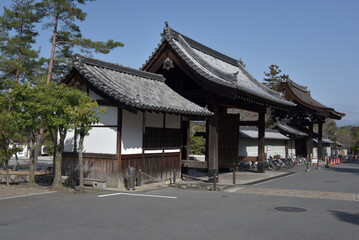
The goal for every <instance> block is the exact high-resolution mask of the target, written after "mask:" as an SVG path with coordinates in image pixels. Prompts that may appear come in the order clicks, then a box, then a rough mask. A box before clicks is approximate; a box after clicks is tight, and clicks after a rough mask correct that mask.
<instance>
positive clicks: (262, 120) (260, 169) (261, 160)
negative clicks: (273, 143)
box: [257, 112, 265, 173]
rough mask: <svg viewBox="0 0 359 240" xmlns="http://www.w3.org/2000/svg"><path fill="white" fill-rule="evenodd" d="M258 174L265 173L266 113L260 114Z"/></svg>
mask: <svg viewBox="0 0 359 240" xmlns="http://www.w3.org/2000/svg"><path fill="white" fill-rule="evenodd" d="M258 123H259V125H258V167H257V172H258V173H264V172H265V168H264V140H265V139H264V133H265V113H264V112H259V114H258Z"/></svg>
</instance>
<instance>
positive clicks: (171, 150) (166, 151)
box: [165, 149, 180, 153]
mask: <svg viewBox="0 0 359 240" xmlns="http://www.w3.org/2000/svg"><path fill="white" fill-rule="evenodd" d="M174 152H180V149H167V150H165V153H174Z"/></svg>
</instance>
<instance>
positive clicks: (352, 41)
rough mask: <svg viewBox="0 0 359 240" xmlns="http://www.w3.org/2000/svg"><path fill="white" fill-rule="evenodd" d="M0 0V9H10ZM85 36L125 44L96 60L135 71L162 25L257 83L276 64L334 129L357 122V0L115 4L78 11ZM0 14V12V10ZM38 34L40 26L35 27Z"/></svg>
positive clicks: (44, 39) (46, 51) (44, 50)
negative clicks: (337, 116)
mask: <svg viewBox="0 0 359 240" xmlns="http://www.w3.org/2000/svg"><path fill="white" fill-rule="evenodd" d="M10 3H11V1H10V0H1V3H0V6H2V5H5V6H9V5H10ZM83 10H84V11H85V12H87V14H88V15H87V18H86V21H85V22H81V23H80V26H81V29H82V33H83V37H86V38H92V39H93V40H103V41H105V40H107V39H110V38H111V39H114V40H117V41H121V42H123V43H124V44H125V46H124V47H123V48H118V49H116V50H114V51H112V52H111V53H110V54H108V55H103V54H98V55H97V54H95V55H94V57H96V58H99V59H102V60H105V61H110V62H115V63H119V64H122V65H125V66H129V67H133V68H139V67H141V66H142V64H143V63H144V62H145V61H146V59H147V58H148V57H149V56H150V55H151V52H152V51H153V50H154V49H155V47H156V46H157V44H158V43H160V40H161V37H160V33H161V32H162V30H163V27H164V22H165V21H168V23H169V25H170V27H172V28H173V29H175V30H176V31H178V32H180V33H182V34H184V35H186V36H188V37H190V38H192V39H194V40H196V41H198V42H200V43H202V44H204V45H207V46H208V47H211V48H213V49H215V50H217V51H219V52H222V53H224V54H226V55H228V56H230V57H232V58H236V59H239V58H242V59H243V61H244V62H245V64H246V65H247V67H246V68H247V70H248V71H249V72H250V73H251V74H252V75H253V76H254V77H255V78H257V79H258V80H259V81H263V77H264V74H263V72H264V71H267V70H268V66H269V65H271V64H276V65H278V66H279V67H280V69H281V70H282V72H283V73H285V74H288V75H289V76H290V78H291V79H293V80H294V81H296V82H297V83H299V84H301V85H305V86H308V88H309V89H310V90H311V94H312V96H313V98H315V99H316V100H318V101H319V102H321V103H323V104H324V105H327V106H329V107H333V108H335V109H336V110H337V111H341V112H345V113H346V114H347V116H346V117H344V118H343V119H342V120H341V121H338V122H337V124H338V125H339V126H341V125H345V124H352V125H359V79H358V78H359V77H358V76H359V66H358V64H359V14H358V13H359V1H357V0H337V1H333V0H311V1H308V0H300V1H299V0H298V1H297V0H291V1H288V0H286V1H279V0H271V1H265V0H263V1H260V0H251V1H249V0H247V1H243V0H237V1H229V0H228V1H226V0H222V1H218V0H217V1H214V0H206V1H202V0H196V1H194V0H192V1H188V0H181V1H169V0H167V1H162V0H159V1H155V0H153V1H136V0H133V1H118V0H97V1H95V2H89V3H88V4H87V5H86V6H84V7H83ZM0 13H2V7H1V10H0ZM39 29H41V26H39ZM40 34H41V35H40V37H39V40H38V44H39V45H41V54H42V55H43V56H46V57H49V56H50V47H51V46H50V43H49V39H50V37H51V32H50V31H49V30H46V31H43V30H41V31H40Z"/></svg>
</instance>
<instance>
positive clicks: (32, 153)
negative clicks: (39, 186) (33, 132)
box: [28, 137, 36, 185]
mask: <svg viewBox="0 0 359 240" xmlns="http://www.w3.org/2000/svg"><path fill="white" fill-rule="evenodd" d="M35 144H36V143H34V139H33V137H30V174H29V182H28V184H29V185H32V184H34V183H35V168H34V161H35V160H34V159H35Z"/></svg>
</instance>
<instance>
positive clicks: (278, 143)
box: [238, 138, 295, 157]
mask: <svg viewBox="0 0 359 240" xmlns="http://www.w3.org/2000/svg"><path fill="white" fill-rule="evenodd" d="M268 146H270V147H271V155H272V156H273V155H276V154H279V155H281V156H285V144H284V140H274V139H266V140H265V146H264V152H265V153H267V149H268ZM293 146H294V145H293ZM292 151H293V150H292ZM294 152H295V150H294ZM288 153H290V151H289V148H288ZM238 154H239V156H248V157H257V156H258V140H257V139H247V138H240V139H239V146H238Z"/></svg>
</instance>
